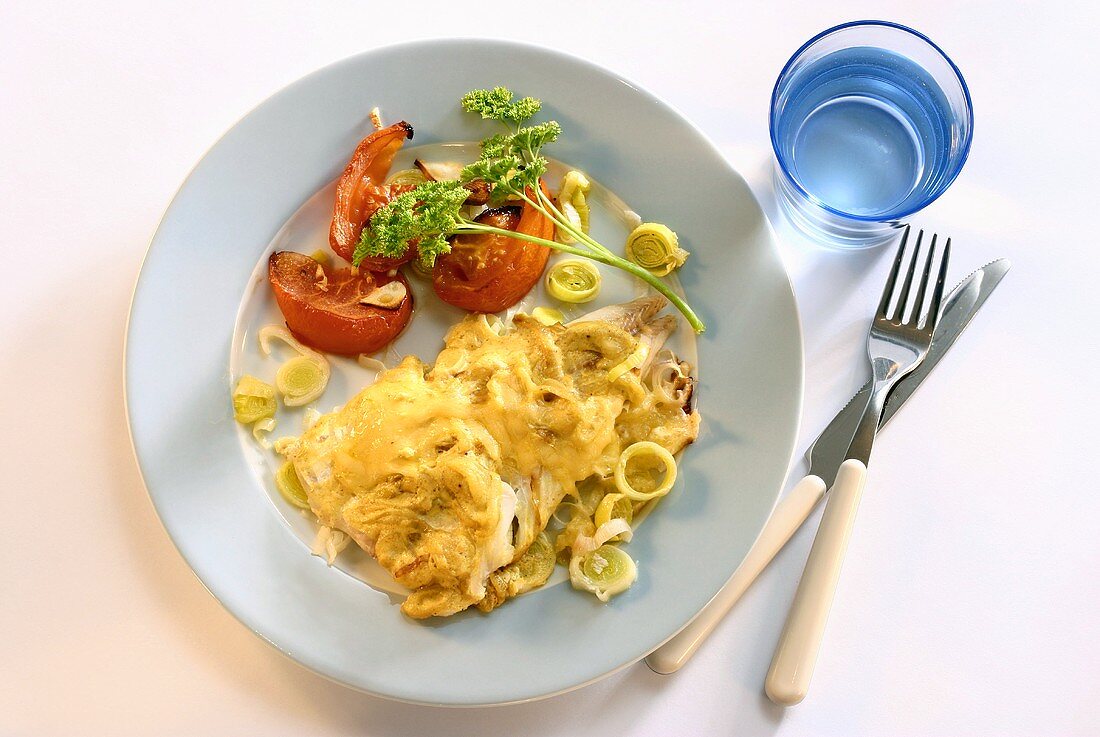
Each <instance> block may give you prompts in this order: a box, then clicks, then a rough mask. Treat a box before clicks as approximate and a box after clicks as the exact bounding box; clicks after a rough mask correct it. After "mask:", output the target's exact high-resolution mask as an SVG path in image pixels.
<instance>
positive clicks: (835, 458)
mask: <svg viewBox="0 0 1100 737" xmlns="http://www.w3.org/2000/svg"><path fill="white" fill-rule="evenodd" d="M910 234H911V230H910V228H909V227H906V229H905V231H904V233H903V235H902V238H901V243H900V245H899V247H898V253H897V257H896V258H895V260H894V263H893V266H892V268H891V270H890V274H889V276H888V278H887V280H886V286H885V288H884V290H883V295H882V299H881V301H880V303H879V306H878V309H877V311H876V312H875V315H874V318H873V319H872V322H871V327H870V331H869V334H868V338H867V355H868V362H869V366H870V370H871V376H872V378H871V380H870V381H868V382H867V383H866V384H865V385H864V386H863V387H862V388H861V389H860V390H859V391H858V392H856V394H855V396H853V397H852V399H851V400H850V401H849V402H848V404H847V405H846V406H845V407H844V408H843V409H841V410H840V412H839V413H838V414H837V415H836V417H835V418H834V419H833V420H832V422H830V423H829V425H828V427H826V428H825V430H824V431H823V432H822V433H821V435H819V436H818V438H817V439H816V440H815V441H814V443H813V444H812V445H811V446H810V449H809V451H808V452H807V454H806V458H807V461H808V466H809V470H808V471H807V474H806V476H805V477H804V478H802V480H800V481H799V482H798V483H797V484H796V485H795V486H794V487H793V488H792V489H791V491H790V492H789V493H788V494H786V495H785V496H784V498H783V499H782V500H781V501H780V502H779V504H778V505H777V506H776V507H775V509H774V510H773V512H772V515H771V517H770V518H769V520H768V523H767V524H766V525H765V527H764V529H763V531H761V533H760V535H759V536H758V537H757V539H756V541H755V542H754V543H753V546H752V548H751V549H750V550H749V552H748V554H747V555H746V557H745V560H744V561H743V562H742V563H741V565H740V567H739V568H738V569H737V571H735V572H734V574H733V576H732V577H731V578H730V579H729V581H728V582H727V583H726V585H725V586H724V587H723V588H722V590H721V591H719V593H718V594H717V595H716V596H715V597H714V599H712V600H711V602H710V603H709V604H708V605H707V606H706V607H705V608H704V609H703V611H702V612H700V613H699V615H698V616H697V617H696V618H695V619H694V620H692V622H691V623H690V624H688V626H687V627H685V628H684V629H683V630H681V631H680V632H679V633H678V634H677V635H676V636H675V637H673V638H672V639H671V640H669V641H668V642H666V643H665V644H664V645H662V646H661V647H659V648H658V649H657V650H655V651H654V652H653V653H651V654H650V655H649V656H648V657H647V658H646V663H647V664H648V665H649V667H650V668H651V669H652V670H654V671H655V672H657V673H661V674H670V673H674V672H675V671H677V670H679V669H680V668H681V667H683V665H684V664H685V663H686V662H687V661H688V660H689V659H690V658H691V656H692V655H693V654H694V653H695V651H696V650H697V649H698V648H699V646H700V645H701V644H702V643H703V641H704V640H705V639H706V638H707V637H708V636H709V635H710V633H711V632H713V631H714V629H715V627H716V626H717V625H718V622H720V621H721V619H722V617H724V616H725V614H726V613H727V612H728V611H729V610H730V609H731V608H732V607H733V605H734V604H735V603H737V601H738V600H739V599H740V598H741V596H742V595H743V594H744V593H745V591H746V590H747V589H748V587H749V586H750V585H751V584H752V582H753V581H754V580H756V578H757V576H759V574H760V572H761V571H763V569H764V568H765V567H766V566H767V565H768V563H770V562H771V560H772V559H773V558H774V557H775V555H776V553H778V552H779V550H780V549H782V547H783V546H784V545H786V543H787V541H788V540H790V538H791V536H792V535H793V534H794V533H795V531H796V530H797V529H798V528H799V527H801V525H802V524H803V523H804V522H805V521H806V519H807V518H808V517H809V515H810V513H811V512H812V511H813V509H814V508H815V507H816V506H817V504H818V502H819V501H820V500H821V499H822V498H823V497H825V496H826V495H827V496H828V501H827V503H826V506H825V511H824V514H823V515H822V518H821V523H820V526H819V528H818V531H817V535H816V537H815V538H814V543H813V546H812V548H811V550H810V554H809V558H808V560H807V562H806V567H805V569H804V571H803V575H802V579H801V581H800V582H799V585H798V590H797V592H796V593H795V598H794V602H793V604H792V605H791V609H790V613H789V614H788V617H787V621H786V624H785V626H784V628H783V632H782V634H781V636H780V639H779V644H778V646H777V648H776V651H775V655H774V657H773V660H772V664H771V668H770V669H769V671H768V674H767V677H766V679H765V691H766V693H767V695H768V697H769V698H770V699H771V700H772V701H774V702H775V703H776V704H779V705H781V706H791V705H794V704H797V703H799V702H800V701H802V699H803V698H805V696H806V693H807V690H808V688H809V684H810V678H811V676H812V675H813V670H814V665H815V663H816V661H817V654H818V651H819V649H820V646H821V640H822V636H823V634H824V631H825V624H826V621H827V619H828V615H829V608H830V606H831V604H832V599H833V594H834V592H835V589H836V584H837V581H838V580H839V577H840V569H841V563H842V561H843V558H844V552H845V550H846V548H847V546H848V539H849V537H850V535H851V531H852V526H853V524H854V521H855V514H856V509H857V507H858V505H859V500H860V496H861V494H862V492H863V487H864V484H865V482H866V478H867V463H868V461H869V459H870V454H871V448H872V446H873V444H874V442H875V438H876V437H877V434H878V431H879V430H880V429H881V428H882V427H883V426H885V425H886V423H887V422H889V420H890V419H891V418H892V417H893V416H894V414H895V413H896V412H897V411H898V409H900V407H901V406H902V405H903V404H904V403H905V402H906V401H907V400H908V399H909V397H910V396H912V395H913V393H914V392H915V391H916V389H917V387H918V386H920V384H921V383H922V382H923V381H924V379H925V378H926V377H927V376H928V374H929V373H931V371H932V369H933V368H935V366H936V364H938V363H939V361H940V359H942V358H943V356H944V354H945V353H947V351H948V349H949V348H950V347H951V346H952V345H953V344H954V342H955V340H957V339H958V337H959V335H961V334H962V332H963V330H964V329H965V328H966V326H967V325H968V324H969V323H970V320H971V319H972V318H973V317H974V315H975V314H977V312H978V310H979V309H981V307H982V305H983V304H984V303H985V301H986V300H987V299H988V298H989V295H990V294H991V293H992V292H993V290H994V289H995V288H996V287H997V285H998V284H999V283H1000V281H1001V279H1003V278H1004V275H1005V274H1006V273H1007V272H1008V269H1009V267H1010V266H1011V264H1010V263H1009V262H1008V261H1007V260H1006V259H1000V260H997V261H994V262H992V263H990V264H987V265H986V266H984V267H982V268H980V269H978V270H977V271H975V272H974V273H972V274H971V275H970V276H968V277H967V278H966V279H964V280H963V281H962V282H961V283H959V285H958V286H956V287H955V289H954V290H952V291H951V293H950V294H948V295H947V298H946V300H944V299H943V297H944V278H945V276H946V274H947V268H948V263H949V258H950V251H951V240H950V239H947V240H946V242H944V243H943V244H942V247H937V241H938V240H940V239H939V238H938V236H937V235H935V234H933V235H931V237H930V238H928V239H927V240H926V238H925V233H924V231H920V232H918V233H917V235H916V239H915V243H914V244H913V246H912V248H909V241H910ZM922 262H923V267H922ZM903 270H904V271H903ZM903 273H904V277H903V278H902V280H901V283H900V286H899V277H901V276H902V274H903ZM941 303H942V310H941Z"/></svg>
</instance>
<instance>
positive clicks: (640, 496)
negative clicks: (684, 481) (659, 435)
mask: <svg viewBox="0 0 1100 737" xmlns="http://www.w3.org/2000/svg"><path fill="white" fill-rule="evenodd" d="M634 459H638V460H639V461H642V462H643V463H644V464H645V465H644V466H643V468H642V469H641V470H649V469H650V468H652V467H653V466H656V465H662V466H664V470H663V471H662V472H661V477H660V479H659V480H658V481H657V482H656V484H655V486H654V488H653V489H651V490H644V489H638V488H635V486H633V485H632V484H631V480H630V479H629V478H628V476H630V475H632V474H630V473H629V471H628V468H627V467H628V465H629V464H630V462H631V461H632V460H634ZM634 475H635V479H634V483H635V484H637V483H638V479H637V476H636V474H634ZM675 483H676V459H675V458H673V457H672V454H671V453H669V452H668V451H667V450H666V449H665V448H663V447H662V446H660V445H657V443H654V442H651V441H649V440H643V441H641V442H638V443H634V444H633V445H630V446H627V448H626V450H624V451H623V452H622V455H620V456H619V462H618V463H617V464H616V465H615V487H616V488H617V489H618V490H619V491H620V492H621V493H623V494H625V495H626V496H628V497H630V498H631V499H633V500H634V501H636V502H648V501H650V500H651V499H657V498H658V497H662V496H664V495H665V494H667V493H668V492H669V490H671V489H672V485H673V484H675Z"/></svg>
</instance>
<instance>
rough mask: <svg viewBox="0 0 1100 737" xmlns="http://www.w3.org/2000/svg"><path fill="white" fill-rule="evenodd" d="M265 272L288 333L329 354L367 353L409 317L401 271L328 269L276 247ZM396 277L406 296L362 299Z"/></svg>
mask: <svg viewBox="0 0 1100 737" xmlns="http://www.w3.org/2000/svg"><path fill="white" fill-rule="evenodd" d="M267 276H268V280H269V281H270V282H271V289H272V291H274V292H275V300H276V301H277V302H278V303H279V309H280V310H282V313H283V317H284V318H285V319H286V324H287V327H288V328H290V332H292V333H294V335H296V336H297V337H298V339H299V340H301V341H302V342H303V343H305V344H307V345H310V346H313V347H314V348H317V349H318V350H322V351H326V352H328V353H339V354H342V355H349V356H350V355H355V354H357V353H372V352H374V351H376V350H378V349H379V348H381V347H382V346H384V345H386V344H387V343H389V342H390V341H391V340H393V339H394V338H396V337H397V335H398V334H399V333H400V332H401V331H402V329H404V327H405V325H406V324H408V322H409V318H410V317H411V316H412V293H411V292H410V291H409V285H408V282H406V281H405V277H403V276H401V275H400V274H397V275H395V276H387V275H385V274H372V273H370V272H356V270H355V269H329V268H326V267H324V266H322V265H321V264H319V263H317V262H316V261H314V260H313V259H312V258H310V257H309V256H306V255H304V254H301V253H293V252H291V251H280V252H277V253H273V254H271V259H270V261H269V262H268V267H267ZM395 281H396V282H400V283H401V285H402V286H403V287H404V288H405V295H404V297H403V298H401V300H400V302H399V303H398V304H396V305H395V306H394V307H392V308H386V307H377V306H374V305H368V304H362V303H361V301H362V300H363V299H364V298H366V297H367V296H368V295H370V294H371V293H372V292H374V291H375V289H377V288H378V287H380V286H383V285H385V284H388V283H390V282H395Z"/></svg>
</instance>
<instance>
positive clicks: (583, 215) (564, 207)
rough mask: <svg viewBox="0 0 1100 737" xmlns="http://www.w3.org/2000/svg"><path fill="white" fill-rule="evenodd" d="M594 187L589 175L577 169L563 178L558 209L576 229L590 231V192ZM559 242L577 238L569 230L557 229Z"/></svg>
mask: <svg viewBox="0 0 1100 737" xmlns="http://www.w3.org/2000/svg"><path fill="white" fill-rule="evenodd" d="M591 189H592V182H590V181H588V177H586V176H585V175H584V174H581V173H580V172H579V171H576V170H575V169H574V170H573V171H570V172H568V173H566V175H565V176H564V177H562V180H561V190H560V191H559V192H558V209H559V210H561V214H562V215H564V216H565V219H566V220H568V221H569V224H570V225H572V226H573V228H574V230H579V231H580V232H582V233H587V232H588V224H589V220H590V217H591V210H590V208H589V207H588V192H589V190H591ZM557 236H558V242H560V243H566V244H569V243H576V242H577V239H576V238H575V237H573V234H572V233H570V232H569V231H567V230H565V229H563V228H558V229H557Z"/></svg>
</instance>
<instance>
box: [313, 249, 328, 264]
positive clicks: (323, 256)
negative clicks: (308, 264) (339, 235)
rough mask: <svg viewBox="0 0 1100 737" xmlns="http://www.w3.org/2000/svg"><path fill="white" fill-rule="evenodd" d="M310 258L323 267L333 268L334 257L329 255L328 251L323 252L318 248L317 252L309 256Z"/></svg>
mask: <svg viewBox="0 0 1100 737" xmlns="http://www.w3.org/2000/svg"><path fill="white" fill-rule="evenodd" d="M309 257H310V258H311V259H313V260H314V261H316V262H317V263H319V264H321V266H332V256H330V255H328V251H322V250H321V249H320V248H318V249H317V250H316V251H314V252H313V253H311V254H309Z"/></svg>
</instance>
